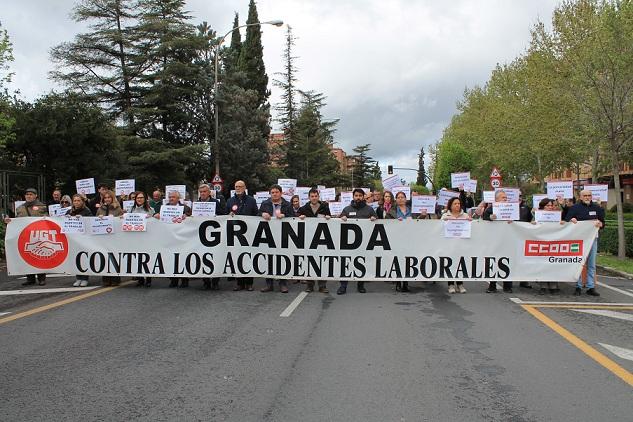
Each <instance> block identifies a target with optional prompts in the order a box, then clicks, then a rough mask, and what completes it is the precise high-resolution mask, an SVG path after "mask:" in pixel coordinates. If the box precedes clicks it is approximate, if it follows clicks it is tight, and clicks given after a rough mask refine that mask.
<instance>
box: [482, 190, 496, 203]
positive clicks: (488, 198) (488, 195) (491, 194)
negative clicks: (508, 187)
mask: <svg viewBox="0 0 633 422" xmlns="http://www.w3.org/2000/svg"><path fill="white" fill-rule="evenodd" d="M483 199H484V202H488V203H491V202H495V191H493V190H485V191H484V192H483Z"/></svg>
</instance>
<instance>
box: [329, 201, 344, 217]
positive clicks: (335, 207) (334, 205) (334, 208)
mask: <svg viewBox="0 0 633 422" xmlns="http://www.w3.org/2000/svg"><path fill="white" fill-rule="evenodd" d="M328 206H329V207H330V214H332V215H333V216H335V217H336V216H339V215H341V213H342V212H343V208H345V205H343V202H330V203H329V204H328Z"/></svg>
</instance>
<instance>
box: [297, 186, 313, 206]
mask: <svg viewBox="0 0 633 422" xmlns="http://www.w3.org/2000/svg"><path fill="white" fill-rule="evenodd" d="M310 189H312V188H306V187H303V186H298V187H297V188H296V189H295V195H299V206H301V207H302V206H304V205H305V204H306V203H307V202H308V201H309V200H310V197H309V192H310Z"/></svg>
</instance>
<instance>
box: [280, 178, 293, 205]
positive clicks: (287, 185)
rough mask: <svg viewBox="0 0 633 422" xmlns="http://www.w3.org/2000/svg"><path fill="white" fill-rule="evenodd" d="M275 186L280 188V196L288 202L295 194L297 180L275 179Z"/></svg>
mask: <svg viewBox="0 0 633 422" xmlns="http://www.w3.org/2000/svg"><path fill="white" fill-rule="evenodd" d="M277 184H278V185H279V186H281V196H283V197H284V199H285V200H286V201H290V198H292V196H293V195H294V194H295V193H296V192H295V189H297V179H277Z"/></svg>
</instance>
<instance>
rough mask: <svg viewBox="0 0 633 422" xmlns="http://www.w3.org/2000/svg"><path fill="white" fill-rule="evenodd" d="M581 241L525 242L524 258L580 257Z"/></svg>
mask: <svg viewBox="0 0 633 422" xmlns="http://www.w3.org/2000/svg"><path fill="white" fill-rule="evenodd" d="M582 246H583V245H582V240H526V241H525V250H524V252H525V256H582Z"/></svg>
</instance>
